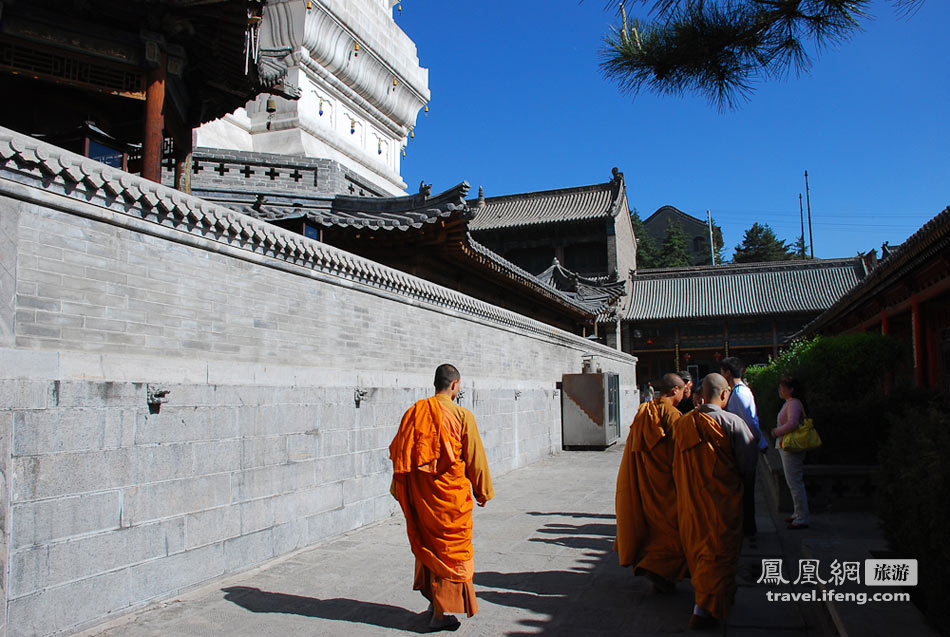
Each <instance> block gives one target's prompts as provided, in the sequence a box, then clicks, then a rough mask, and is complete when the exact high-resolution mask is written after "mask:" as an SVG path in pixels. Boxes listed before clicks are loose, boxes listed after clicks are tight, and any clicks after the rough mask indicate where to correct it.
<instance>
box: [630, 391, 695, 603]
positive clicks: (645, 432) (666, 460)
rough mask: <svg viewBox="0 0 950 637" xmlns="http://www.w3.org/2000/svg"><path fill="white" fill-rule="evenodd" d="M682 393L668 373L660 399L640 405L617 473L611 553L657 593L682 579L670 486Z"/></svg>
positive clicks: (669, 589)
mask: <svg viewBox="0 0 950 637" xmlns="http://www.w3.org/2000/svg"><path fill="white" fill-rule="evenodd" d="M684 388H685V383H684V382H683V379H682V378H680V377H679V376H678V375H676V374H666V375H665V376H663V378H662V379H661V381H660V383H659V385H658V389H659V392H660V393H659V395H658V396H657V397H656V398H654V399H653V400H651V401H649V402H646V403H643V404H642V405H640V409H639V411H638V412H637V415H636V417H635V418H634V419H633V424H632V425H630V434H629V435H628V436H627V445H626V447H625V448H624V450H623V458H622V459H621V461H620V472H619V473H618V474H617V495H616V499H615V506H616V512H617V538H616V539H615V540H614V551H616V552H617V555H618V557H619V558H620V565H621V566H631V565H632V566H633V572H634V574H635V575H643V576H645V577H646V578H647V579H649V580H650V581H651V582H652V583H653V591H654V592H659V593H670V592H672V591H673V586H674V584H675V582H676V581H677V580H680V579H682V578H683V577H684V576H685V574H686V560H685V558H684V557H683V548H682V546H681V545H680V537H679V531H678V530H677V524H676V489H675V486H674V484H673V425H674V424H675V423H676V421H677V420H678V419H679V418H680V416H681V414H680V412H679V410H677V409H676V405H678V404H679V402H680V400H682V398H683V391H684Z"/></svg>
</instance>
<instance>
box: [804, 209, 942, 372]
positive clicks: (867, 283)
mask: <svg viewBox="0 0 950 637" xmlns="http://www.w3.org/2000/svg"><path fill="white" fill-rule="evenodd" d="M882 252H883V253H884V255H885V256H883V257H882V258H881V260H880V261H878V262H877V264H876V266H875V267H874V269H873V270H871V272H870V274H869V275H868V276H867V277H866V278H865V279H864V280H862V281H861V282H860V283H859V284H858V285H856V286H854V288H853V289H851V290H850V291H849V292H848V293H847V294H845V295H843V296H842V297H841V298H839V299H838V300H837V301H836V302H835V303H834V304H833V305H832V306H831V307H829V308H828V309H826V310H825V311H824V312H822V313H821V314H820V315H819V316H818V317H816V318H815V319H814V320H813V321H811V322H810V323H809V324H808V325H806V326H805V327H804V328H803V330H802V331H801V335H803V336H813V335H815V334H841V333H847V332H856V331H870V330H873V331H880V332H881V333H882V334H890V335H892V336H894V337H895V338H897V339H899V340H900V341H901V342H903V343H904V345H905V349H906V352H907V360H908V362H909V363H910V364H909V367H910V368H911V369H912V376H913V383H914V385H915V386H917V387H930V388H934V389H940V388H942V389H947V388H948V387H950V327H948V326H950V275H948V273H950V267H948V266H950V208H946V209H945V210H944V211H943V212H941V213H940V214H938V215H937V216H936V217H934V218H933V219H931V220H930V221H928V222H927V223H926V224H924V225H923V227H921V228H920V229H919V230H918V231H917V232H915V233H914V234H913V235H911V237H910V238H909V239H907V241H905V242H904V243H902V244H901V245H900V246H899V247H897V248H895V249H893V251H891V250H889V249H888V248H887V244H885V246H884V250H882Z"/></svg>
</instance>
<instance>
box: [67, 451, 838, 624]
mask: <svg viewBox="0 0 950 637" xmlns="http://www.w3.org/2000/svg"><path fill="white" fill-rule="evenodd" d="M622 449H623V446H622V445H616V446H614V447H612V448H611V449H608V450H607V451H604V452H588V451H585V452H564V453H562V454H559V455H557V456H553V457H549V458H546V459H543V460H541V461H539V462H537V463H534V464H532V465H530V466H528V467H525V468H522V469H519V470H516V471H512V472H510V473H508V474H506V475H504V476H502V477H500V478H498V479H496V480H495V491H496V494H497V497H496V498H495V499H494V500H492V501H491V502H489V503H488V506H487V507H485V508H484V509H481V508H476V510H475V570H476V573H475V588H476V591H477V595H478V600H479V613H478V614H477V615H476V616H475V617H473V618H470V619H463V621H462V626H461V628H460V629H459V630H458V631H457V632H456V633H455V634H457V635H486V636H494V635H539V634H542V635H571V636H580V637H584V636H587V635H600V636H603V635H625V636H627V635H629V636H659V635H669V634H670V633H684V632H688V628H687V623H688V621H689V616H690V613H691V611H692V604H693V593H692V589H691V588H690V586H689V582H688V581H684V582H681V583H679V584H678V585H677V588H676V591H675V593H674V594H672V595H668V596H657V595H653V594H651V593H650V587H649V583H648V582H647V581H646V580H644V579H643V578H637V577H633V575H632V573H631V571H630V570H629V569H624V568H621V567H620V566H619V565H618V564H617V559H616V555H615V554H614V553H613V552H612V551H611V545H612V542H613V537H614V529H615V523H614V489H615V484H616V476H617V470H618V467H619V464H620V458H621V451H622ZM758 513H759V516H758V523H759V528H760V533H759V536H758V537H757V538H756V542H755V545H754V546H753V545H752V544H751V543H748V542H747V543H746V546H745V548H744V551H743V558H742V563H741V564H740V577H739V584H740V588H739V592H738V594H737V603H736V607H735V609H734V611H733V613H732V615H731V616H730V621H729V625H728V626H727V628H726V630H725V631H724V632H725V633H726V634H728V635H741V636H748V637H756V636H758V635H780V636H782V637H785V636H788V637H791V636H797V635H820V634H826V633H825V632H823V630H822V629H821V628H820V627H818V626H817V625H816V624H815V623H814V622H810V621H809V620H807V619H806V617H805V616H804V615H803V614H802V613H801V612H799V606H798V605H796V604H793V603H787V604H769V605H766V604H765V590H766V589H765V588H763V587H762V586H761V585H758V584H756V582H755V580H756V579H757V578H758V576H759V573H760V570H761V558H762V557H776V556H780V555H781V550H782V548H781V547H782V545H781V542H780V541H779V537H778V535H777V533H776V530H775V526H776V525H775V523H774V521H773V519H772V515H770V513H769V512H768V510H767V504H766V503H765V501H764V499H763V501H762V502H760V504H759V509H758ZM412 574H413V558H412V554H411V552H410V550H409V543H408V540H407V539H406V534H405V525H404V522H403V520H402V518H401V517H394V518H391V519H389V520H386V521H384V522H382V523H379V524H375V525H373V526H370V527H365V528H362V529H359V530H357V531H353V532H351V533H348V534H346V535H344V536H342V537H339V538H336V539H334V540H331V541H328V542H325V543H323V544H320V545H317V546H313V547H311V548H309V549H306V550H304V551H301V552H298V553H296V554H294V555H291V556H289V557H285V558H282V559H278V560H275V561H273V562H270V563H268V564H266V565H264V566H263V567H260V568H257V569H255V570H252V571H249V572H246V573H242V574H239V575H236V576H231V577H228V578H226V579H222V580H220V581H217V582H215V583H214V584H212V585H208V586H204V587H202V588H200V589H196V590H193V591H191V592H189V593H187V594H184V595H180V596H179V597H177V598H175V599H172V600H168V601H166V602H163V603H160V604H155V605H153V606H151V607H148V608H145V609H143V610H140V611H138V612H136V613H133V614H131V615H129V616H126V617H123V618H120V619H117V620H115V621H114V622H112V623H110V624H106V625H102V626H99V627H98V628H95V629H92V630H88V631H86V632H85V633H83V634H84V635H86V636H87V637H91V636H93V635H96V636H102V637H120V636H121V637H125V636H128V637H139V636H142V637H144V636H146V635H148V636H151V635H156V634H161V635H164V636H169V637H178V636H179V635H181V636H184V635H188V636H195V635H229V636H236V637H241V636H244V635H247V636H251V635H254V636H255V637H257V636H261V635H281V634H288V635H290V634H292V635H331V636H333V635H341V636H343V635H345V636H347V637H349V636H357V637H362V636H364V635H365V636H367V637H370V636H380V635H412V634H420V633H423V632H425V631H426V627H427V626H426V617H425V615H424V611H425V609H426V606H427V602H426V600H425V599H423V598H422V596H421V595H419V594H418V593H417V592H415V591H412V590H411V583H412Z"/></svg>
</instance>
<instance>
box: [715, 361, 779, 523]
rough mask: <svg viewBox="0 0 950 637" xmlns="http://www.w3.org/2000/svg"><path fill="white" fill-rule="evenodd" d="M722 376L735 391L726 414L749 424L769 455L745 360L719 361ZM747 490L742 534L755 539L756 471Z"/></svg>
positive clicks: (748, 483) (752, 474)
mask: <svg viewBox="0 0 950 637" xmlns="http://www.w3.org/2000/svg"><path fill="white" fill-rule="evenodd" d="M719 368H720V371H719V373H720V374H722V375H723V376H724V377H725V379H726V380H727V381H728V382H729V386H730V387H731V388H732V392H731V394H730V396H729V403H728V404H727V405H726V411H728V412H731V413H733V414H735V415H737V416H739V417H740V418H742V420H744V421H745V424H746V425H747V426H748V427H749V431H751V432H752V436H753V437H754V438H755V443H756V446H757V447H758V449H759V451H760V452H761V453H765V450H766V449H768V447H769V443H768V441H767V440H766V439H765V436H763V435H762V430H761V429H760V428H759V418H758V415H757V414H756V410H755V397H754V396H753V395H752V390H751V389H749V386H748V385H746V384H745V383H744V382H742V374H743V373H745V365H744V364H743V363H742V360H740V359H739V358H736V357H735V356H729V357H726V358H724V359H722V360H721V361H719ZM743 482H744V491H743V494H742V532H743V534H744V535H746V536H748V537H754V536H755V534H756V531H757V529H756V525H755V471H753V472H752V473H751V474H750V475H747V476H746V477H745V478H744V480H743Z"/></svg>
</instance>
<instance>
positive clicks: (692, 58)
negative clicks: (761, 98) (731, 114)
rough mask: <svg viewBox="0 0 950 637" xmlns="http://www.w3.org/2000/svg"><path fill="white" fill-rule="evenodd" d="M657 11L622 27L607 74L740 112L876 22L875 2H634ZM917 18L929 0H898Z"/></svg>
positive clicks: (629, 85)
mask: <svg viewBox="0 0 950 637" xmlns="http://www.w3.org/2000/svg"><path fill="white" fill-rule="evenodd" d="M628 1H629V4H631V5H642V6H649V15H650V20H649V21H640V20H637V19H628V17H627V14H626V11H625V5H624V3H622V2H617V1H613V0H611V1H608V2H607V6H608V8H610V7H617V8H618V9H619V14H620V16H619V21H618V23H617V24H615V25H614V26H612V27H611V30H610V32H609V33H608V34H607V36H606V37H605V38H604V45H603V48H602V49H601V63H600V67H601V70H602V72H603V74H604V76H605V77H606V78H607V79H609V80H611V81H613V82H616V83H617V85H618V86H619V88H620V90H621V91H622V92H624V93H628V94H631V95H636V94H638V93H639V92H640V91H641V90H643V89H647V90H650V91H652V92H654V93H658V94H660V95H681V94H684V93H699V94H702V95H705V96H706V97H707V99H709V100H710V102H712V103H714V104H716V105H717V106H718V107H719V108H720V109H723V108H725V107H729V108H736V107H737V106H738V105H739V104H740V103H741V102H743V101H746V100H747V99H748V98H749V97H750V96H751V94H752V91H753V85H754V84H755V83H756V82H757V81H760V80H762V79H765V78H782V77H786V76H787V75H788V74H789V73H791V72H794V73H796V74H800V73H802V72H805V71H807V70H808V69H809V68H810V66H811V59H810V57H809V55H808V49H809V48H813V49H815V50H816V51H817V50H821V49H823V48H826V47H829V46H834V45H837V44H840V43H841V42H843V41H845V40H847V39H849V38H851V37H852V36H853V35H854V34H855V32H857V31H859V30H860V29H861V25H862V23H863V22H864V21H866V20H868V19H869V17H870V16H869V15H868V13H867V12H866V7H867V6H868V5H869V4H870V0H628ZM891 1H892V2H893V3H894V4H895V6H896V7H897V8H898V10H899V11H904V12H905V13H906V12H912V11H914V10H916V9H917V8H919V7H920V5H921V4H922V2H923V0H891Z"/></svg>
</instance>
